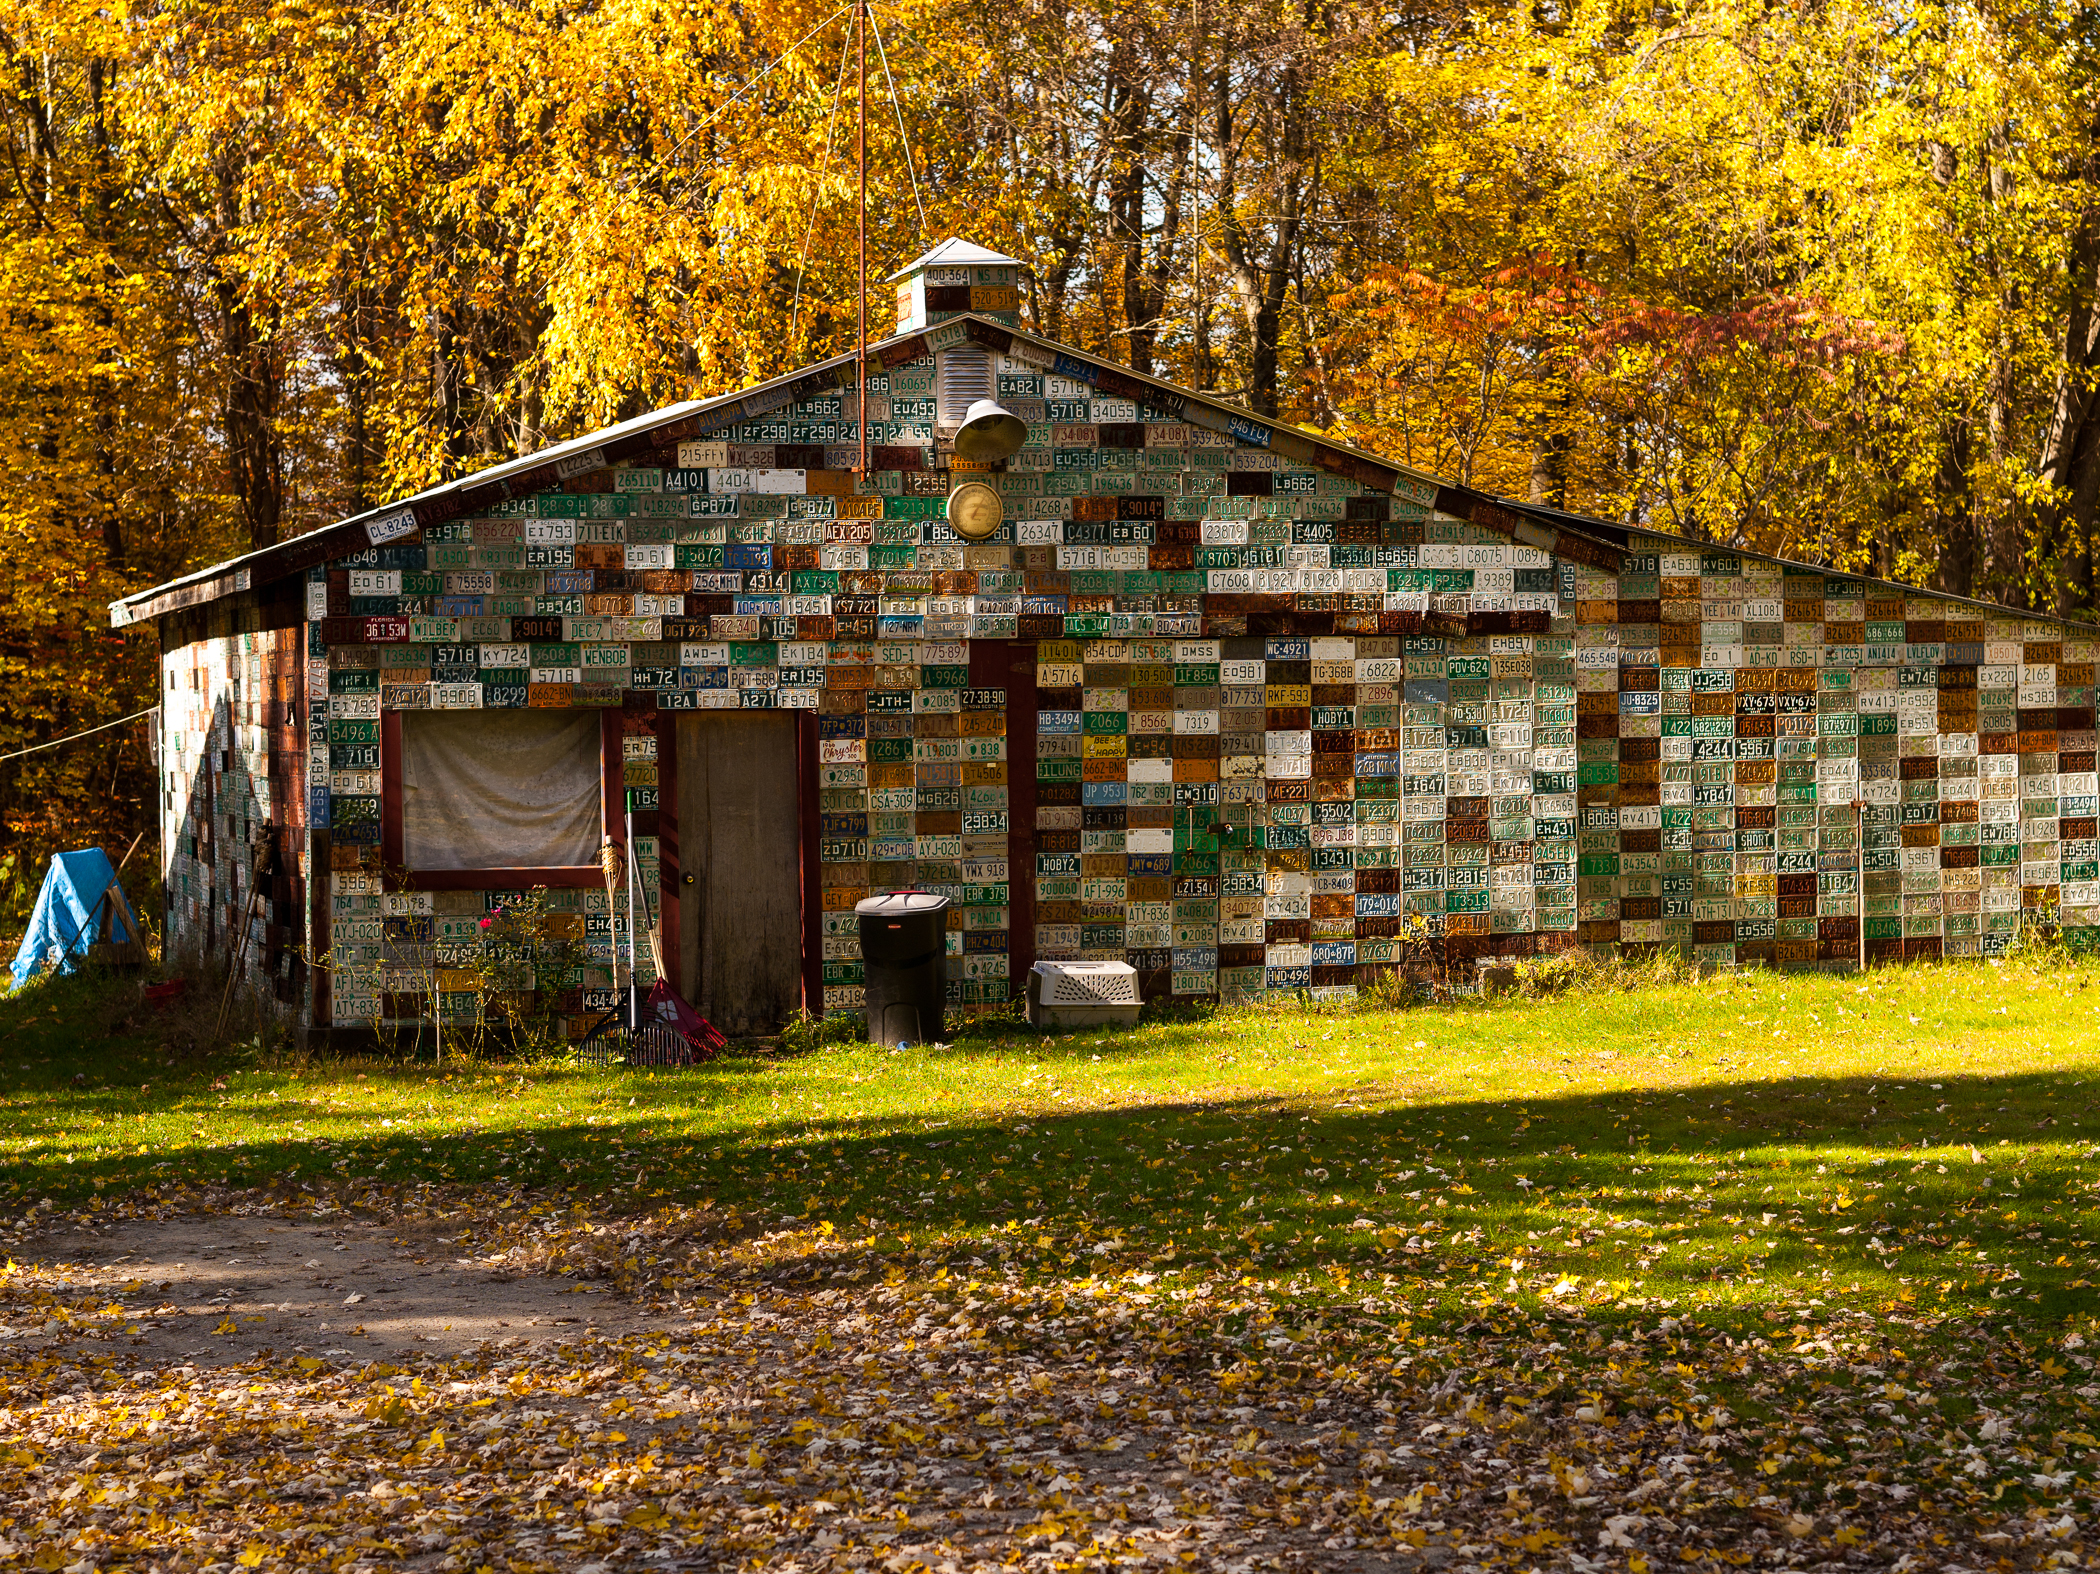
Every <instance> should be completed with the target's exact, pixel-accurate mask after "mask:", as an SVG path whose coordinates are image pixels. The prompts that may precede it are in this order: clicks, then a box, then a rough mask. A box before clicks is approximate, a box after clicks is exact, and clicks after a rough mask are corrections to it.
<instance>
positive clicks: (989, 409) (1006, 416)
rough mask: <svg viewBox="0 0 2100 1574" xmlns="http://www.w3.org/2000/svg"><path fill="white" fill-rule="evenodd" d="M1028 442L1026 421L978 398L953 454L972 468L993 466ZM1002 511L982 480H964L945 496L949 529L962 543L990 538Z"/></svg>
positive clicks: (994, 493) (996, 496)
mask: <svg viewBox="0 0 2100 1574" xmlns="http://www.w3.org/2000/svg"><path fill="white" fill-rule="evenodd" d="M1027 441H1028V423H1027V422H1026V421H1024V420H1022V419H1021V418H1020V417H1019V416H1017V415H1015V414H1014V413H1013V412H1012V411H1011V410H1009V409H1007V408H1005V406H1003V405H1001V404H1000V403H999V401H998V400H996V399H979V400H978V401H977V402H976V403H975V404H973V405H971V406H970V409H969V413H968V414H967V415H965V416H964V417H963V424H962V426H961V427H960V429H958V430H957V432H956V434H955V455H956V457H957V458H958V459H963V460H967V461H968V462H969V463H971V464H972V465H993V464H997V463H998V462H999V461H1000V460H1002V459H1006V458H1008V457H1010V456H1011V455H1012V454H1013V453H1014V451H1015V450H1016V449H1018V448H1019V447H1020V446H1021V445H1022V444H1023V443H1025V442H1027ZM1005 512H1006V508H1005V503H1004V500H1003V499H1002V498H1001V497H1000V496H999V492H998V489H997V488H996V487H992V486H988V485H987V484H985V483H984V482H982V481H965V482H963V483H962V484H961V485H960V486H958V487H956V488H955V490H954V491H952V492H950V493H949V494H948V525H949V528H951V529H952V530H954V532H955V533H956V534H957V535H959V536H961V537H962V538H963V539H964V540H965V541H983V540H985V539H987V538H988V537H990V536H991V535H992V534H993V533H995V532H996V531H997V530H998V528H999V525H1000V521H1001V520H1002V519H1003V518H1004V517H1005Z"/></svg>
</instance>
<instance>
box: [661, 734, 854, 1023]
mask: <svg viewBox="0 0 2100 1574" xmlns="http://www.w3.org/2000/svg"><path fill="white" fill-rule="evenodd" d="M694 714H697V712H690V711H660V712H658V714H657V723H656V726H657V731H656V779H657V789H656V802H657V821H656V860H657V891H658V892H659V893H660V895H659V901H660V903H661V911H660V914H659V918H660V921H661V923H662V925H663V945H664V971H665V972H666V973H667V974H668V975H669V976H670V980H671V987H672V988H673V989H675V990H677V991H678V993H679V994H681V995H683V996H684V997H685V998H686V999H687V1000H693V999H696V998H697V997H698V995H699V985H700V980H699V979H697V978H687V977H686V976H685V947H684V946H683V945H682V944H681V943H680V939H681V933H682V925H683V923H684V922H685V921H686V919H687V916H688V915H686V914H685V913H684V911H683V908H684V903H683V901H682V898H683V897H684V894H685V878H684V875H685V871H684V862H683V859H682V857H681V853H680V836H681V828H680V826H679V823H678V807H679V790H678V723H679V721H680V719H681V718H683V717H685V716H688V715H694ZM666 722H668V723H669V725H668V726H666V725H665V723H666ZM795 793H796V815H795V820H796V826H797V830H798V836H797V842H798V845H797V847H796V854H797V858H796V867H797V874H798V881H799V897H800V901H801V904H802V912H801V918H802V925H801V928H802V955H801V958H800V964H801V965H800V967H799V969H798V972H799V974H800V976H801V979H802V1009H803V1010H805V1011H807V1012H810V1013H811V1014H812V1015H814V1014H817V1013H819V1012H821V1011H822V1010H823V1001H824V903H823V898H824V887H823V879H824V870H823V865H822V864H821V863H820V862H819V861H818V853H819V851H820V848H819V844H818V836H817V831H818V827H819V825H820V823H821V822H820V821H819V819H818V812H817V811H818V804H819V801H820V800H819V799H818V797H817V713H816V712H815V711H805V710H798V711H796V712H795Z"/></svg>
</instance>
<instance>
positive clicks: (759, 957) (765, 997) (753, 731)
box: [675, 710, 802, 1038]
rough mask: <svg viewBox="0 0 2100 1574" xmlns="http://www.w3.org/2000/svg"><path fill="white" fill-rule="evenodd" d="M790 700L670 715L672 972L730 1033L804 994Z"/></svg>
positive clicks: (769, 1021)
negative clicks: (673, 752)
mask: <svg viewBox="0 0 2100 1574" xmlns="http://www.w3.org/2000/svg"><path fill="white" fill-rule="evenodd" d="M796 767H797V751H796V747H795V713H794V712H792V711H765V710H733V711H689V712H686V713H685V714H683V715H681V716H679V718H678V726H677V767H676V768H677V786H676V792H677V795H678V809H677V815H678V829H677V836H678V863H679V872H678V877H677V884H676V886H675V892H676V896H677V900H678V953H679V954H678V962H677V966H678V978H679V980H680V981H681V984H682V987H683V989H684V991H685V993H686V995H687V997H688V998H689V999H691V1001H692V1002H693V1004H694V1005H695V1006H696V1007H698V1008H699V1011H700V1014H701V1015H702V1016H704V1017H706V1018H707V1019H708V1020H709V1021H710V1022H712V1023H714V1025H715V1026H716V1027H718V1028H720V1029H721V1030H722V1031H723V1032H724V1033H727V1034H728V1035H730V1036H731V1037H732V1038H735V1037H740V1036H750V1035H755V1034H764V1033H773V1032H777V1031H778V1030H779V1029H780V1028H781V1027H782V1026H783V1025H784V1024H785V1023H787V1022H788V1021H789V1020H790V1019H792V1018H793V1016H794V1015H795V1012H796V1011H797V1010H798V1009H799V1008H800V1006H801V1004H802V859H801V852H802V848H801V794H800V781H799V779H798V771H797V768H796Z"/></svg>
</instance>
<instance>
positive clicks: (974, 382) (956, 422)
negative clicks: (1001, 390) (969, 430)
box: [934, 344, 994, 436]
mask: <svg viewBox="0 0 2100 1574" xmlns="http://www.w3.org/2000/svg"><path fill="white" fill-rule="evenodd" d="M935 392H936V396H937V402H936V404H935V406H934V420H935V422H936V423H937V424H938V425H939V427H940V430H941V431H942V432H943V433H946V434H948V435H951V436H952V435H953V434H954V432H955V430H956V428H958V427H960V426H961V425H962V424H963V421H964V419H965V418H966V417H967V416H968V415H969V413H970V406H971V405H973V404H975V403H976V402H977V401H978V400H980V399H989V398H991V397H992V394H993V392H994V384H993V378H992V356H991V352H990V351H989V350H982V349H979V348H978V347H977V346H976V345H974V344H959V345H957V346H956V347H955V348H954V349H952V350H942V351H941V352H940V353H939V355H938V356H937V357H936V363H935Z"/></svg>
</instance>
